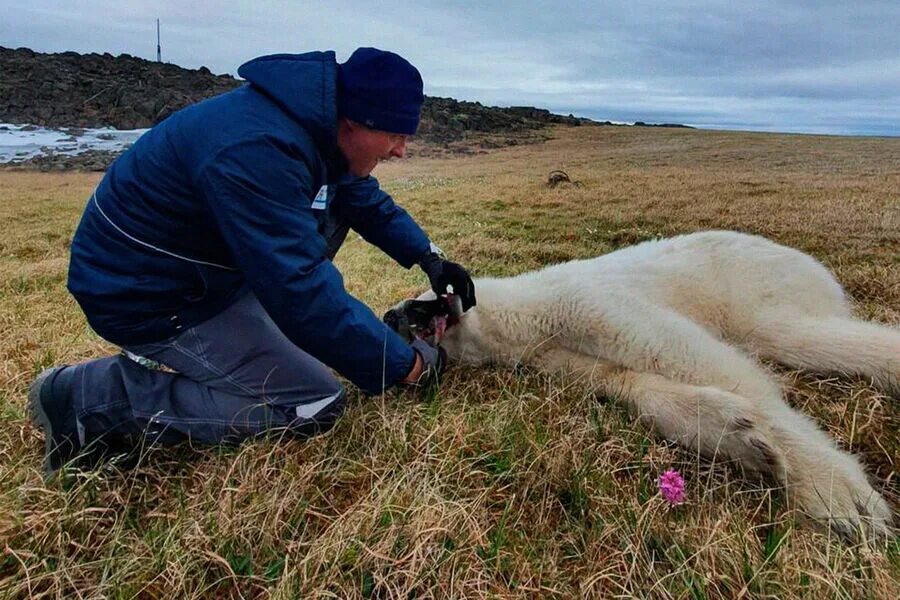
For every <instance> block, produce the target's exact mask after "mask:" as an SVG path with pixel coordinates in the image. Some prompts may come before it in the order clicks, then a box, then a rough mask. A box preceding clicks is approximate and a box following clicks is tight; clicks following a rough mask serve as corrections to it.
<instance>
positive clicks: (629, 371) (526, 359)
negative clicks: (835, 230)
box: [422, 231, 900, 535]
mask: <svg viewBox="0 0 900 600" xmlns="http://www.w3.org/2000/svg"><path fill="white" fill-rule="evenodd" d="M475 285H476V291H477V294H478V306H477V307H476V308H474V309H472V310H470V311H469V312H467V313H466V314H465V315H463V316H462V318H461V320H460V323H459V324H458V325H456V326H455V327H453V328H451V329H450V330H449V331H448V332H447V334H446V336H445V338H444V341H443V346H444V348H445V349H446V350H447V352H448V355H449V357H450V359H451V360H452V361H457V362H460V363H466V364H487V363H493V364H502V365H514V364H518V363H524V364H528V365H531V366H534V367H537V368H541V369H545V370H551V371H559V370H566V371H571V372H575V373H578V374H580V375H582V376H584V377H585V380H586V381H587V382H589V384H590V385H591V386H592V388H593V389H596V390H597V391H598V392H600V393H605V394H608V395H610V396H612V397H615V398H617V399H619V400H622V401H624V402H625V403H626V404H627V405H628V406H629V407H630V408H632V409H633V410H634V411H635V412H636V413H637V414H638V416H639V417H640V418H641V419H642V420H644V421H646V422H649V423H652V424H653V425H655V427H656V429H657V430H658V431H659V432H660V433H661V434H662V435H663V436H664V437H666V438H668V439H672V440H675V441H678V442H680V443H681V444H684V445H685V446H688V447H690V448H693V449H696V450H699V451H700V452H702V453H704V454H706V455H708V456H714V457H716V458H717V459H721V458H726V459H728V460H732V461H735V462H737V463H739V464H740V465H741V466H742V467H743V468H744V469H745V470H748V471H751V472H755V473H758V474H762V475H764V476H768V477H771V478H774V479H776V480H777V481H778V482H779V483H780V484H781V485H783V486H784V487H785V488H786V490H787V493H788V497H789V498H790V499H791V500H792V501H794V502H795V503H796V505H797V506H798V507H799V508H801V509H802V510H804V511H805V512H806V513H808V514H810V515H811V516H813V517H815V518H817V519H822V520H826V521H828V522H830V523H831V524H832V525H833V526H834V527H835V529H836V530H837V531H839V532H840V533H843V534H847V535H855V534H857V533H860V532H864V533H866V534H869V535H871V534H873V533H874V534H886V533H888V532H889V527H890V521H891V513H890V509H889V508H888V505H887V503H886V502H885V500H884V499H883V498H882V496H881V495H880V494H879V493H878V492H876V491H875V490H874V489H873V488H872V487H871V486H870V485H869V483H868V481H867V480H866V476H865V474H864V472H863V469H862V468H861V466H860V464H859V462H858V461H857V459H856V458H855V457H853V456H852V455H851V454H849V453H847V452H843V451H841V450H839V449H838V448H837V446H836V445H835V444H834V442H833V441H832V440H831V439H830V438H829V437H828V436H827V435H826V434H825V433H824V432H822V431H820V430H819V429H817V428H816V426H815V425H814V423H813V421H812V420H811V419H810V418H809V417H807V416H805V415H803V414H801V413H799V412H798V411H796V410H794V409H792V408H791V407H790V406H788V405H787V404H786V403H785V402H784V400H783V398H782V392H781V389H780V387H779V385H778V383H777V382H776V381H775V379H774V378H773V377H772V375H771V374H770V373H769V372H767V370H766V369H765V368H764V367H763V366H762V365H761V364H760V363H758V362H757V361H756V360H754V356H758V357H762V358H765V359H770V360H774V361H778V362H780V363H784V364H786V365H789V366H792V367H797V368H804V369H813V370H817V371H826V372H839V373H845V374H850V375H855V376H860V377H864V378H866V379H868V380H871V381H872V382H873V383H874V384H875V385H876V386H878V387H879V388H881V389H882V390H884V391H886V392H888V393H890V394H894V395H898V394H900V331H898V330H896V329H893V328H890V327H887V326H883V325H876V324H873V323H866V322H862V321H859V320H855V319H854V318H853V317H852V316H851V313H850V308H849V305H848V302H847V299H846V298H845V296H844V292H843V290H842V289H841V286H840V285H839V284H838V283H837V282H836V281H835V279H834V278H833V277H832V276H831V274H830V273H829V272H828V271H827V270H826V269H825V268H824V267H823V266H822V265H821V264H820V263H818V262H817V261H816V260H815V259H813V258H811V257H810V256H807V255H805V254H803V253H801V252H798V251H797V250H793V249H791V248H787V247H784V246H780V245H778V244H775V243H773V242H771V241H769V240H766V239H764V238H761V237H757V236H751V235H745V234H741V233H735V232H728V231H710V232H703V233H696V234H692V235H685V236H679V237H675V238H671V239H666V240H661V241H651V242H645V243H642V244H639V245H636V246H633V247H629V248H625V249H623V250H619V251H617V252H613V253H611V254H607V255H604V256H600V257H598V258H594V259H589V260H578V261H572V262H568V263H564V264H560V265H556V266H552V267H549V268H546V269H543V270H540V271H536V272H531V273H526V274H523V275H519V276H517V277H510V278H505V279H480V280H477V281H476V282H475ZM429 296H430V297H432V298H433V294H430V293H429V294H425V295H423V297H422V298H427V297H429Z"/></svg>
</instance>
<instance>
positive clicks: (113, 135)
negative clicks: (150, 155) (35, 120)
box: [0, 123, 149, 163]
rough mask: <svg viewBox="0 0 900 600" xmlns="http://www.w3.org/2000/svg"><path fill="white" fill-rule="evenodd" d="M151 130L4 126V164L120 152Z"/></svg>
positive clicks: (0, 147) (0, 143) (0, 135)
mask: <svg viewBox="0 0 900 600" xmlns="http://www.w3.org/2000/svg"><path fill="white" fill-rule="evenodd" d="M146 131H149V130H148V129H112V128H111V127H103V128H82V127H61V128H58V129H54V128H49V127H40V126H37V125H13V124H10V123H0V163H18V162H23V161H26V160H28V159H30V158H34V157H36V156H44V155H48V154H58V155H65V156H76V155H78V154H81V153H83V152H87V151H88V150H105V151H117V150H122V149H124V148H126V147H128V146H130V145H131V144H133V143H134V142H135V140H137V139H138V138H139V137H141V136H142V135H143V134H144V133H145V132H146Z"/></svg>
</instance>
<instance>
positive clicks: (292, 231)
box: [68, 52, 429, 393]
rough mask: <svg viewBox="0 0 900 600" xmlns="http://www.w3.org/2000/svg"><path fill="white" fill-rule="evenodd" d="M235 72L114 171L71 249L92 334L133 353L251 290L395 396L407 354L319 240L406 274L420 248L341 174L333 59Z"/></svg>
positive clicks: (319, 55)
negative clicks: (355, 249)
mask: <svg viewBox="0 0 900 600" xmlns="http://www.w3.org/2000/svg"><path fill="white" fill-rule="evenodd" d="M238 73H239V74H240V75H241V76H242V77H243V78H244V79H246V80H247V81H248V82H249V83H248V84H247V85H244V86H242V87H240V88H238V89H236V90H234V91H231V92H228V93H225V94H222V95H220V96H216V97H214V98H210V99H209V100H206V101H203V102H201V103H198V104H195V105H193V106H190V107H188V108H186V109H184V110H181V111H179V112H177V113H175V114H173V115H172V116H170V117H169V118H167V119H166V120H164V121H163V122H161V123H159V124H158V125H157V126H156V127H154V128H153V129H151V130H150V131H148V132H147V133H146V134H144V135H143V136H142V137H141V138H140V139H139V140H138V141H137V142H136V143H135V144H134V146H133V147H132V148H131V149H130V150H128V151H127V152H126V153H125V154H123V155H122V156H121V157H120V158H119V159H118V160H116V162H115V163H114V164H113V165H112V166H111V167H110V168H109V170H108V171H107V173H106V176H105V177H104V178H103V180H102V181H101V183H100V185H99V186H98V188H97V190H96V192H95V193H94V195H93V196H92V198H91V200H90V201H89V202H88V205H87V207H86V209H85V212H84V215H83V216H82V220H81V223H80V224H79V226H78V230H77V231H76V233H75V237H74V239H73V241H72V249H71V261H70V265H69V280H68V287H69V290H70V292H71V293H72V294H73V295H74V296H75V298H76V300H77V301H78V303H79V304H80V305H81V307H82V309H83V310H84V313H85V315H86V316H87V319H88V322H89V323H90V325H91V327H92V328H93V329H94V330H95V331H96V332H97V333H98V334H99V335H101V336H102V337H104V338H105V339H107V340H109V341H111V342H113V343H114V344H118V345H120V346H128V345H138V344H145V343H150V342H155V341H161V340H163V339H167V338H169V337H172V336H175V335H178V334H179V332H180V331H181V330H183V329H186V328H188V327H190V326H192V325H195V324H197V323H200V322H202V321H203V320H205V319H207V318H209V317H211V316H213V315H215V314H216V313H218V312H219V311H221V310H222V309H224V308H225V307H226V306H228V304H229V303H230V302H232V301H233V300H234V299H235V298H236V297H237V295H239V294H240V293H241V291H242V290H245V289H246V288H247V287H249V288H250V289H251V290H252V291H253V292H254V293H255V294H256V296H257V297H258V298H259V301H260V303H261V304H262V305H263V307H265V309H266V311H267V312H268V313H269V315H270V316H271V317H272V320H273V321H274V322H275V323H276V324H277V325H278V327H279V328H280V329H281V330H282V331H283V332H284V333H285V335H286V336H287V337H288V338H289V339H290V340H291V341H292V342H293V343H295V344H296V345H297V346H299V347H300V348H302V349H303V350H305V351H306V352H308V353H309V354H311V355H312V356H314V357H316V358H318V359H319V360H321V361H322V362H324V363H325V364H327V365H328V366H330V367H332V368H334V369H335V370H336V371H338V372H339V373H341V374H342V375H344V376H346V377H347V378H349V379H350V380H351V381H353V383H355V384H356V385H358V386H359V387H361V388H362V389H363V390H365V391H367V392H370V393H377V392H380V391H381V390H383V389H385V388H387V387H391V386H392V385H394V384H395V383H397V382H398V381H400V380H401V379H403V378H404V377H405V376H406V374H407V373H408V372H409V370H410V369H411V367H412V364H413V361H414V360H415V354H414V351H413V350H412V349H411V348H410V347H409V346H408V345H407V344H406V343H405V342H404V340H403V339H402V338H400V337H399V336H398V335H396V334H395V333H394V332H393V331H391V330H390V329H388V328H387V327H385V326H384V324H382V323H381V321H380V320H379V319H378V318H377V317H376V316H375V315H374V314H373V313H372V311H371V310H370V309H369V308H368V307H367V306H365V305H364V304H363V303H361V302H360V301H358V300H357V299H355V298H353V297H352V296H350V295H349V294H348V293H347V291H346V290H345V289H344V284H343V279H342V278H341V275H340V273H339V272H338V271H337V269H336V268H335V267H334V265H333V264H332V262H331V260H330V256H329V248H328V244H327V240H326V237H327V236H329V235H331V233H332V232H331V231H329V230H328V229H329V227H333V223H334V222H335V221H343V222H346V223H347V224H349V225H350V226H351V227H352V228H353V229H354V230H356V231H357V232H358V233H359V234H360V235H362V236H363V238H365V239H366V240H367V241H369V242H371V243H373V244H375V245H376V246H378V247H379V248H381V249H382V250H384V251H385V252H386V253H387V254H388V255H390V256H391V257H392V258H393V259H394V260H396V261H397V262H398V263H400V264H401V265H403V266H405V267H407V268H409V267H411V266H412V265H414V264H415V263H416V262H418V260H419V259H421V258H422V257H423V255H424V254H425V253H426V252H428V250H429V240H428V238H427V237H426V235H425V233H424V232H423V231H422V230H421V228H420V227H419V226H418V225H417V224H416V223H415V221H413V219H412V218H411V217H410V216H409V215H408V214H407V213H406V211H404V210H403V209H402V208H400V207H398V206H397V205H395V204H394V202H393V200H392V199H391V197H390V196H389V195H388V194H386V193H385V192H383V191H381V190H380V189H379V187H378V182H377V181H376V180H375V179H374V178H372V177H366V178H354V177H352V176H349V175H348V174H347V171H346V170H347V165H346V161H345V160H344V158H343V157H342V156H341V154H340V152H339V151H338V149H337V114H336V97H335V94H336V89H335V88H336V77H337V70H336V62H335V57H334V53H333V52H312V53H308V54H299V55H287V54H280V55H273V56H263V57H260V58H257V59H254V60H252V61H250V62H248V63H246V64H244V65H243V66H242V67H241V68H240V70H239V71H238ZM330 224H331V225H330ZM332 250H333V249H332Z"/></svg>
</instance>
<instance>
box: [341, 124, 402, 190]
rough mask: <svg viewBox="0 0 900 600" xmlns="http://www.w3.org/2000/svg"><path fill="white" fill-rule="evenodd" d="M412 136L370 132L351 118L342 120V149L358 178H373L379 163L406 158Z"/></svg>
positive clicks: (351, 170) (351, 169)
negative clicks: (408, 142) (368, 176)
mask: <svg viewBox="0 0 900 600" xmlns="http://www.w3.org/2000/svg"><path fill="white" fill-rule="evenodd" d="M408 137H409V136H407V135H404V134H401V133H389V132H387V131H379V130H377V129H369V128H368V127H366V126H365V125H362V124H360V123H356V122H355V121H351V120H349V119H341V121H340V123H338V148H340V150H341V153H342V154H343V155H344V158H346V159H347V162H348V163H349V165H350V172H351V173H353V174H354V175H356V176H357V177H366V176H367V175H369V174H370V173H371V172H372V170H373V169H374V168H375V166H376V165H377V164H378V162H379V161H382V160H388V159H390V158H392V157H397V158H403V156H404V155H405V154H406V139H407V138H408Z"/></svg>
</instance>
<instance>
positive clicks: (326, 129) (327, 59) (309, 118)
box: [238, 50, 337, 154]
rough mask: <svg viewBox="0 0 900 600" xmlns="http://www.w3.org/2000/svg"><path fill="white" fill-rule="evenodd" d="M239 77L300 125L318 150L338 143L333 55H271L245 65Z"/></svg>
mask: <svg viewBox="0 0 900 600" xmlns="http://www.w3.org/2000/svg"><path fill="white" fill-rule="evenodd" d="M238 75H239V76H240V77H242V78H244V79H246V80H247V81H249V82H250V83H251V84H252V85H253V86H255V87H256V88H258V89H260V90H262V91H263V92H264V93H265V94H266V95H267V96H269V97H270V98H272V99H273V100H274V101H275V102H276V103H277V104H278V105H279V106H281V108H282V110H284V111H285V112H287V113H288V114H289V115H290V116H291V117H293V118H294V120H296V121H298V122H300V124H301V125H303V127H304V129H306V130H307V131H308V132H309V134H310V135H311V136H312V137H313V139H314V140H315V141H316V144H317V145H319V147H320V148H322V149H324V150H325V151H326V154H331V153H332V152H333V151H334V149H335V146H336V143H337V61H336V60H335V55H334V52H333V51H331V50H329V51H327V52H307V53H305V54H270V55H268V56H260V57H258V58H254V59H253V60H251V61H249V62H246V63H244V64H243V65H241V66H240V68H239V69H238Z"/></svg>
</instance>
